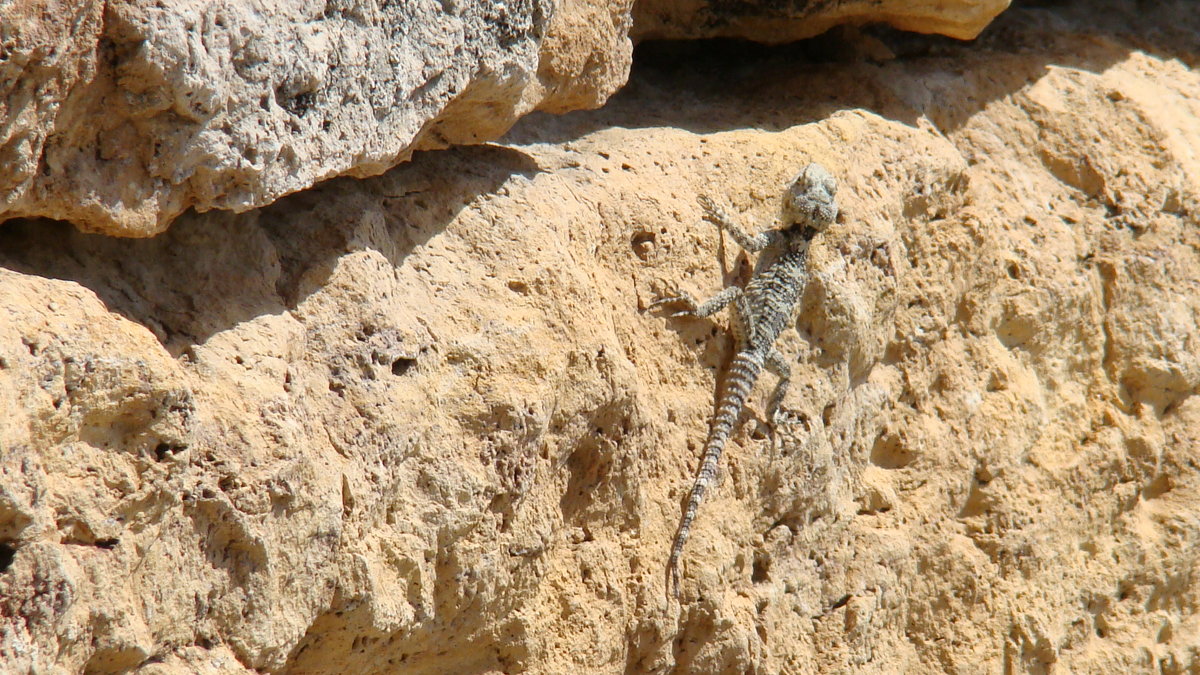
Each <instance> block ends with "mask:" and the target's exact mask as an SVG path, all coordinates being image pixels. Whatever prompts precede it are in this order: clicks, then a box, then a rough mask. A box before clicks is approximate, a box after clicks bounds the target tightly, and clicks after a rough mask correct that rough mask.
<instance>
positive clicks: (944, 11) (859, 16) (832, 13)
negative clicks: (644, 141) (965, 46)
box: [633, 0, 1011, 43]
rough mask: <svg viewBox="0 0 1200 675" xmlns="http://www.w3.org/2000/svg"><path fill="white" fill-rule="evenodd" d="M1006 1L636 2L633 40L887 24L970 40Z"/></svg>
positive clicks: (781, 38)
mask: <svg viewBox="0 0 1200 675" xmlns="http://www.w3.org/2000/svg"><path fill="white" fill-rule="evenodd" d="M1010 2H1011V0H916V1H915V2H914V1H913V0H883V1H880V0H833V1H832V2H815V1H813V0H791V1H789V2H780V1H779V0H737V1H736V2H730V1H729V0H640V1H639V2H638V3H636V4H635V5H634V12H633V17H634V21H633V35H634V37H635V38H636V39H639V40H643V39H663V38H667V39H674V40H678V39H685V38H698V37H727V38H742V39H746V40H754V41H755V42H767V43H780V42H791V41H793V40H801V39H804V38H809V37H813V36H814V35H820V34H821V33H824V32H825V31H827V30H829V29H830V28H833V27H834V26H840V25H842V24H847V23H849V24H855V25H861V24H867V23H887V24H890V25H892V26H895V27H896V28H899V29H901V30H909V31H914V32H917V33H937V34H941V35H947V36H949V37H953V38H958V39H960V40H970V39H971V38H974V37H975V36H977V35H979V31H981V30H983V29H984V27H985V26H987V25H988V23H990V22H991V21H992V19H994V18H996V15H997V14H999V13H1000V12H1003V11H1004V10H1005V9H1006V8H1007V7H1008V5H1009V3H1010Z"/></svg>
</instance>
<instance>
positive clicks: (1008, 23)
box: [505, 7, 1197, 144]
mask: <svg viewBox="0 0 1200 675" xmlns="http://www.w3.org/2000/svg"><path fill="white" fill-rule="evenodd" d="M1019 9H1020V8H1019V7H1014V8H1013V9H1011V10H1009V11H1007V12H1005V13H1003V14H1001V15H1000V16H999V17H998V18H997V19H996V20H995V21H994V22H993V23H992V24H991V25H990V26H988V28H987V29H985V30H984V31H983V33H982V34H981V35H980V36H979V37H978V38H977V39H976V40H974V41H971V42H963V41H959V40H954V39H951V38H947V37H942V36H933V35H919V34H913V33H904V32H901V31H897V30H893V29H890V28H884V27H871V28H869V29H866V31H867V35H869V37H867V38H865V40H867V41H871V43H872V44H878V45H880V46H886V48H887V49H888V50H889V51H891V52H892V53H893V54H894V55H895V58H892V59H890V60H887V61H883V62H872V61H869V60H866V58H867V56H866V55H864V54H863V53H862V50H861V48H860V47H858V46H856V45H858V44H861V43H862V42H863V41H864V38H863V37H862V34H860V33H859V32H857V29H835V30H833V31H830V32H829V33H826V34H825V35H822V36H818V37H816V38H812V39H809V40H802V41H799V42H795V43H790V44H785V45H777V46H768V45H759V44H755V43H751V42H746V41H740V40H730V39H712V40H695V41H686V42H685V41H679V42H676V41H649V42H645V43H642V44H640V45H638V46H637V48H636V49H635V53H634V54H635V55H634V66H633V69H632V72H631V74H630V77H629V81H628V83H627V84H626V85H625V87H624V88H623V89H622V90H621V91H620V92H618V93H617V94H616V95H615V96H613V97H612V98H611V99H610V100H609V101H608V103H606V104H605V106H604V107H603V108H600V109H597V110H589V111H577V112H572V113H568V114H565V115H561V116H553V115H548V114H545V113H534V114H532V115H529V116H527V117H525V118H524V119H522V120H521V121H520V122H518V124H517V125H516V126H515V127H514V128H513V129H512V130H511V131H510V132H509V134H508V135H507V136H506V137H505V140H506V141H508V142H512V143H516V144H521V143H532V142H546V143H562V142H566V141H570V140H574V139H577V138H579V137H581V136H586V135H588V134H590V133H592V132H596V131H600V130H603V129H607V128H613V127H622V128H647V127H676V128H681V129H686V130H688V131H691V132H693V133H700V134H707V133H714V132H721V131H729V130H733V129H756V130H760V131H782V130H785V129H788V128H792V127H795V126H798V125H802V124H807V123H811V122H817V121H820V120H824V119H827V118H829V117H830V116H831V115H833V114H834V113H836V112H838V111H842V110H856V109H861V110H866V111H870V112H872V113H875V114H877V115H879V116H881V117H883V118H885V119H889V120H892V121H895V122H899V123H902V124H905V125H908V126H913V127H915V126H917V124H918V123H919V121H920V120H922V119H925V120H928V121H929V122H932V123H933V125H934V126H936V127H937V129H938V130H940V131H941V132H942V133H950V132H953V131H955V130H957V129H959V128H961V127H963V126H964V125H965V124H967V123H968V122H969V120H970V119H971V117H972V116H973V115H974V114H975V113H977V112H979V111H981V110H983V109H985V108H986V107H987V106H988V105H989V104H990V103H991V102H993V101H996V100H998V99H1002V98H1004V97H1006V96H1009V95H1011V94H1013V93H1015V92H1018V91H1020V90H1021V89H1023V88H1025V87H1027V86H1029V85H1030V84H1031V83H1033V82H1036V81H1037V80H1038V79H1040V78H1041V77H1043V76H1045V75H1046V74H1047V73H1048V72H1049V70H1050V69H1051V68H1068V69H1080V70H1086V71H1090V72H1093V73H1100V72H1103V71H1105V70H1106V69H1108V68H1109V67H1111V66H1112V65H1114V64H1117V63H1119V62H1121V61H1123V60H1125V59H1127V58H1128V56H1129V54H1130V53H1131V52H1133V51H1138V50H1140V51H1143V52H1146V53H1149V54H1151V55H1153V56H1155V57H1158V58H1162V59H1178V60H1180V61H1183V62H1184V63H1186V64H1187V65H1188V66H1189V67H1193V66H1195V65H1196V63H1192V61H1196V60H1197V59H1196V58H1195V53H1196V51H1195V49H1194V47H1195V44H1194V42H1195V41H1194V39H1190V40H1189V38H1188V36H1187V31H1186V30H1184V28H1183V27H1180V28H1179V29H1177V30H1176V31H1175V32H1173V33H1170V34H1167V35H1164V36H1161V37H1162V39H1161V40H1160V42H1159V43H1156V44H1145V43H1144V41H1142V40H1139V39H1138V38H1136V37H1132V36H1131V35H1130V33H1132V32H1134V31H1135V30H1136V27H1134V28H1133V29H1129V26H1126V25H1121V22H1120V18H1114V17H1106V16H1103V15H1101V14H1100V13H1092V14H1087V13H1086V12H1081V13H1080V14H1079V16H1077V17H1074V18H1073V21H1074V22H1075V26H1074V34H1071V35H1067V36H1066V37H1064V38H1062V39H1060V40H1057V41H1056V42H1055V43H1054V44H1055V45H1056V46H1055V47H1051V48H1046V47H1045V44H1044V42H1045V41H1044V40H1043V39H1042V38H1043V37H1045V36H1047V35H1053V36H1058V35H1059V31H1061V30H1062V28H1061V26H1056V25H1055V23H1054V21H1055V19H1054V14H1055V11H1054V10H1053V9H1043V10H1039V9H1037V8H1033V9H1031V10H1028V11H1018V10H1019ZM1064 11H1065V10H1064ZM1157 12H1159V8H1157V7H1155V8H1151V9H1148V10H1147V11H1146V12H1145V13H1144V14H1145V15H1144V16H1139V17H1137V21H1138V22H1140V23H1143V24H1153V23H1154V22H1155V19H1156V13H1157ZM1160 22H1168V21H1167V20H1166V19H1160ZM964 64H966V65H964Z"/></svg>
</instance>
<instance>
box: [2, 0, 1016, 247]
mask: <svg viewBox="0 0 1200 675" xmlns="http://www.w3.org/2000/svg"><path fill="white" fill-rule="evenodd" d="M1006 1H1007V0H957V1H956V2H941V3H938V4H939V5H940V7H939V8H936V9H935V10H934V11H930V9H931V7H930V6H927V5H926V4H924V3H918V4H916V5H914V6H913V7H912V8H911V9H910V10H905V9H903V7H902V6H903V5H904V4H905V3H898V2H891V3H885V5H884V6H875V7H873V5H875V4H876V3H863V2H862V1H861V0H856V1H855V2H849V3H847V2H834V3H826V2H810V1H809V0H797V1H796V2H792V3H788V5H787V7H786V8H785V9H786V11H775V12H772V13H768V14H766V15H765V16H764V15H762V14H761V12H760V11H759V9H758V8H755V7H752V6H749V5H747V7H746V8H745V11H746V12H747V16H748V17H753V20H754V24H753V27H752V28H751V29H750V30H743V31H742V34H743V35H745V36H748V37H751V38H753V39H760V40H778V39H780V38H779V36H780V35H790V36H792V37H793V38H794V37H806V36H810V35H815V34H817V33H820V32H821V31H823V30H825V29H827V28H828V27H829V26H831V25H835V24H838V23H844V22H854V21H870V20H884V21H890V22H892V23H893V24H895V25H897V26H901V27H905V28H908V29H916V30H925V31H927V32H943V33H945V34H947V35H955V36H960V37H961V36H965V35H969V34H973V33H974V32H978V31H979V30H980V29H981V28H982V27H983V26H985V25H986V24H987V22H988V20H989V19H990V18H991V17H992V16H994V15H995V13H996V12H998V11H999V10H1000V9H1001V8H1002V7H1003V5H1004V4H1005V3H1006ZM714 10H715V11H717V12H718V15H719V19H720V20H721V21H729V20H731V19H732V18H733V17H736V16H737V15H738V13H739V11H741V10H739V9H737V8H731V7H724V6H723V5H722V3H719V2H718V3H714V4H713V6H712V7H705V6H698V7H697V6H694V4H689V3H680V4H677V5H668V6H663V5H662V3H658V4H656V5H653V6H649V9H647V10H646V11H643V12H642V15H644V16H648V17H653V20H647V23H648V24H649V25H648V26H647V30H648V31H649V33H651V34H657V33H664V32H665V31H663V30H662V29H661V28H658V27H656V26H658V25H659V24H663V22H664V21H666V23H667V24H668V25H673V26H675V25H678V26H680V29H679V30H676V31H675V34H676V35H677V36H678V35H683V34H685V33H686V34H687V36H689V37H697V36H707V35H718V34H724V35H728V34H731V32H730V31H729V30H724V29H721V30H715V31H714V30H710V25H709V24H712V19H713V17H712V14H711V12H712V11H714ZM633 14H634V10H633V1H632V0H614V1H613V2H592V1H590V0H558V1H554V0H505V1H504V2H499V1H496V0H442V1H440V2H435V1H433V0H426V1H421V2H413V1H409V0H403V1H399V2H395V1H384V2H379V3H376V2H365V1H359V0H330V1H328V2H312V1H308V0H256V1H254V2H243V1H239V0H220V1H216V2H213V1H211V0H169V1H162V0H113V1H112V2H96V1H95V0H88V1H84V2H66V1H63V0H28V1H25V2H15V3H12V2H10V3H5V4H3V5H0V221H2V220H4V219H8V218H15V217H21V216H25V217H32V216H41V217H47V218H57V219H62V220H67V221H70V222H72V223H74V224H75V225H77V226H78V227H80V228H82V229H84V230H87V231H92V232H103V233H107V234H112V235H119V236H130V237H144V236H150V235H153V234H156V233H158V232H161V231H163V230H164V229H166V227H167V226H168V225H169V224H170V222H171V221H172V220H173V219H174V218H175V217H177V216H178V215H179V214H180V213H183V212H184V211H185V210H186V209H188V208H193V209H195V210H197V211H208V210H212V209H226V210H232V211H236V212H242V211H246V210H248V209H251V208H255V207H259V206H263V205H265V204H269V203H271V202H273V201H274V200H276V199H278V198H279V197H281V196H283V195H286V194H289V193H292V192H295V191H297V190H302V189H305V188H308V187H310V186H312V185H314V184H316V183H318V182H320V181H322V180H326V179H329V178H332V177H335V176H342V175H351V176H359V177H364V176H373V175H377V174H380V173H382V172H383V171H385V170H387V169H388V168H390V167H392V166H394V165H396V164H397V163H399V162H401V161H404V160H406V159H407V158H408V157H409V156H411V154H412V153H413V152H414V151H417V150H421V149H428V148H442V147H446V146H447V145H450V144H465V143H479V142H483V141H490V140H494V139H495V138H497V137H498V136H500V135H501V134H502V133H503V132H504V131H505V130H507V129H508V128H509V127H510V126H511V125H512V124H513V123H514V122H515V121H516V120H517V119H519V118H520V117H521V116H522V115H524V114H525V113H527V112H529V111H530V110H533V109H535V108H536V109H540V110H546V111H550V112H565V111H569V110H578V109H580V108H594V107H596V106H598V105H600V104H602V103H603V102H604V101H605V100H606V99H607V98H608V97H609V96H610V95H611V94H612V93H613V92H614V91H616V89H617V88H618V87H620V86H621V85H622V84H623V83H624V82H625V79H626V77H627V75H628V72H629V64H630V58H631V53H632V43H631V40H630V32H631V30H632V24H633V22H634V16H633ZM668 14H669V16H668ZM692 19H694V20H692ZM747 20H750V19H749V18H748V19H747ZM684 23H687V26H688V27H687V28H686V31H684V29H683V28H682V26H683V24H684ZM714 26H715V24H714ZM776 26H778V28H777V27H776ZM756 31H757V32H758V33H759V35H758V36H756V35H755V32H756Z"/></svg>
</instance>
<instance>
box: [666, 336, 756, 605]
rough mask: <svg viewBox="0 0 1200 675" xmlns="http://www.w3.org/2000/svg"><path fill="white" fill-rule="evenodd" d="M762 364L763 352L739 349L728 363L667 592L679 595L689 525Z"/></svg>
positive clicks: (669, 569)
mask: <svg viewBox="0 0 1200 675" xmlns="http://www.w3.org/2000/svg"><path fill="white" fill-rule="evenodd" d="M762 368H763V356H762V355H761V354H758V353H756V352H738V353H737V355H736V356H734V357H733V363H732V364H730V366H729V375H728V377H727V379H726V382H725V393H724V395H723V396H722V397H721V403H720V405H719V406H718V407H717V414H716V415H715V416H714V417H713V423H712V429H710V430H709V432H708V442H707V443H705V445H704V456H703V459H702V460H701V461H700V469H699V471H697V473H696V482H695V483H693V484H692V493H691V494H690V495H689V496H688V501H687V509H686V510H684V512H683V518H682V519H681V520H680V521H679V529H678V530H676V531H675V543H674V544H672V546H671V559H670V560H669V561H668V562H667V575H668V584H667V594H668V597H670V595H671V594H672V593H674V595H675V597H679V558H680V556H681V555H682V553H683V545H684V544H685V543H687V540H688V533H689V532H690V531H691V529H692V521H693V520H695V519H696V511H697V510H698V509H699V508H700V502H702V501H704V493H705V492H707V491H708V485H709V483H711V482H712V481H713V478H715V477H716V475H717V464H718V463H719V462H720V461H721V451H722V450H724V449H725V442H726V441H727V440H729V434H730V433H731V432H732V431H733V427H734V425H735V424H737V421H738V417H739V416H740V415H741V412H742V408H743V407H744V406H745V405H746V398H747V397H749V395H750V390H751V389H753V388H754V382H755V381H756V380H757V379H758V375H759V373H761V372H762Z"/></svg>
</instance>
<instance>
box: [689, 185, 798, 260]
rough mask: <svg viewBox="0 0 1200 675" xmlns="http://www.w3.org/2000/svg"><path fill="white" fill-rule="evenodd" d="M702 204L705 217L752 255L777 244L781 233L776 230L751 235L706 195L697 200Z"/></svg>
mask: <svg viewBox="0 0 1200 675" xmlns="http://www.w3.org/2000/svg"><path fill="white" fill-rule="evenodd" d="M697 199H698V201H699V202H700V208H702V209H704V217H705V218H706V219H707V220H709V221H710V222H712V223H715V224H716V225H717V227H719V228H721V229H722V230H724V231H726V232H728V233H729V236H731V237H733V240H734V241H736V242H737V243H738V246H741V247H742V248H744V249H746V250H747V251H750V252H751V253H753V252H756V251H761V250H763V249H764V248H766V247H768V246H770V245H772V244H774V243H776V241H777V239H778V237H779V232H778V231H776V230H767V231H766V232H759V233H758V234H753V235H752V234H749V233H748V232H746V230H744V229H742V226H741V225H738V224H737V222H736V221H735V220H734V219H733V217H732V216H730V215H729V214H728V213H726V211H725V209H723V208H721V207H720V206H719V205H718V204H717V203H716V202H714V201H713V200H712V199H710V198H709V197H708V196H706V195H700V197H698V198H697Z"/></svg>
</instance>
